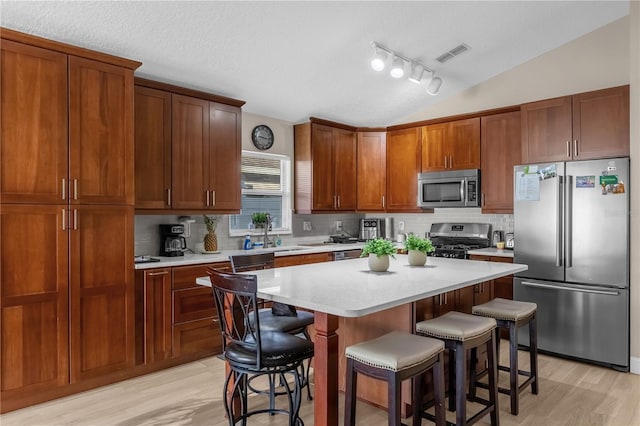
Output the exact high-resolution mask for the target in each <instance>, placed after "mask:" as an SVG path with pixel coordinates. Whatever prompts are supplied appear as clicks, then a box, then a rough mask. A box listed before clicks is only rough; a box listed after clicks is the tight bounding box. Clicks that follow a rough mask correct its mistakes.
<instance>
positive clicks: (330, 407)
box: [196, 255, 528, 426]
mask: <svg viewBox="0 0 640 426" xmlns="http://www.w3.org/2000/svg"><path fill="white" fill-rule="evenodd" d="M527 269H528V267H527V265H521V264H510V263H494V262H475V261H469V260H457V259H446V258H429V259H428V261H427V265H426V266H425V267H412V266H409V265H408V261H407V256H406V255H396V259H392V260H391V266H390V268H389V271H388V272H384V273H375V272H370V271H369V269H368V265H367V259H352V260H345V261H342V262H333V263H331V264H326V263H325V264H311V265H300V266H292V267H286V268H275V269H266V270H260V271H251V272H248V273H250V274H253V275H256V276H257V277H258V296H259V297H261V298H263V299H268V300H273V301H278V302H283V303H288V304H292V305H296V306H299V307H302V308H306V309H310V310H313V311H315V315H316V318H315V324H314V325H315V328H316V335H315V358H314V366H315V373H314V377H315V397H314V416H315V424H316V425H317V426H325V425H337V424H338V348H339V342H338V335H337V334H336V330H337V328H338V317H362V316H365V315H368V314H372V313H376V312H380V311H383V310H386V309H391V308H394V307H398V306H402V305H405V304H408V303H411V302H415V301H418V300H422V299H425V298H427V297H430V296H436V295H438V294H442V293H445V292H447V291H451V290H455V289H459V288H463V287H466V286H470V285H473V284H477V283H481V282H484V281H489V280H492V279H495V278H499V277H502V276H505V275H511V274H514V273H517V272H522V271H525V270H527ZM196 282H197V283H198V284H200V285H206V286H210V285H211V283H210V281H209V277H202V278H198V279H197V280H196Z"/></svg>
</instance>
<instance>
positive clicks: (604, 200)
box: [514, 158, 629, 371]
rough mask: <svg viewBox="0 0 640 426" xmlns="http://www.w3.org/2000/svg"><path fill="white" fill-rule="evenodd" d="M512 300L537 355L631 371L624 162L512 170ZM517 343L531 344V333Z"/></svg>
mask: <svg viewBox="0 0 640 426" xmlns="http://www.w3.org/2000/svg"><path fill="white" fill-rule="evenodd" d="M514 179H515V180H514V188H515V189H514V238H515V246H514V262H516V263H524V264H527V265H529V269H528V270H527V271H525V272H522V273H520V274H518V275H517V276H516V277H515V278H514V299H516V300H524V301H529V302H535V303H537V304H538V314H537V318H538V347H539V349H540V350H543V351H547V352H551V353H556V354H560V355H565V356H569V357H574V358H579V359H583V360H587V361H591V362H595V363H599V364H605V365H608V366H610V367H613V368H616V369H619V370H623V371H628V370H629V188H628V183H629V159H628V158H614V159H606V160H592V161H571V162H563V163H545V164H529V165H522V166H516V167H515V169H514ZM518 342H519V343H520V344H522V345H528V344H529V340H528V331H527V330H525V328H523V329H521V330H520V331H519V338H518Z"/></svg>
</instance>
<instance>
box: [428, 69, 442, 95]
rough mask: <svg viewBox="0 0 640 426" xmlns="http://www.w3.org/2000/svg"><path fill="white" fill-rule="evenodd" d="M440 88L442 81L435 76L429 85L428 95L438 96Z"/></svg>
mask: <svg viewBox="0 0 640 426" xmlns="http://www.w3.org/2000/svg"><path fill="white" fill-rule="evenodd" d="M440 86H442V79H441V78H440V77H437V76H436V75H435V74H433V75H432V77H431V81H430V82H429V84H428V85H427V93H428V94H430V95H431V96H435V95H437V94H438V91H439V90H440Z"/></svg>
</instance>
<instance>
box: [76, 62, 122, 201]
mask: <svg viewBox="0 0 640 426" xmlns="http://www.w3.org/2000/svg"><path fill="white" fill-rule="evenodd" d="M69 93H70V96H69V134H70V137H69V147H70V162H69V177H70V178H71V183H72V184H71V195H73V197H72V198H71V202H72V203H74V204H76V203H81V204H122V205H133V203H134V197H135V194H134V171H133V167H134V158H133V157H134V147H133V71H132V70H130V69H126V68H121V67H118V66H114V65H109V64H105V63H104V62H98V61H92V60H89V59H83V58H77V57H74V56H70V57H69Z"/></svg>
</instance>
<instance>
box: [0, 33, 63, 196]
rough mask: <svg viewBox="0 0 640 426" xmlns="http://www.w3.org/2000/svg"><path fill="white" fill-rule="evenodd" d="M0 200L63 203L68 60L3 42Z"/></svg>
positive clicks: (57, 54) (0, 89)
mask: <svg viewBox="0 0 640 426" xmlns="http://www.w3.org/2000/svg"><path fill="white" fill-rule="evenodd" d="M0 47H1V49H2V50H1V55H2V58H1V60H2V64H1V65H2V66H1V68H2V72H1V73H0V79H1V82H2V83H1V87H0V95H1V98H2V105H1V118H0V123H1V129H2V130H1V135H0V200H1V201H2V202H3V203H35V202H37V203H49V204H52V203H64V202H66V201H65V200H66V199H67V196H68V193H67V190H68V185H67V184H68V177H67V164H68V136H67V133H68V132H67V93H68V90H67V55H65V54H62V53H58V52H53V51H50V50H46V49H41V48H38V47H33V46H29V45H26V44H22V43H15V42H12V41H8V40H2V43H1V45H0Z"/></svg>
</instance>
